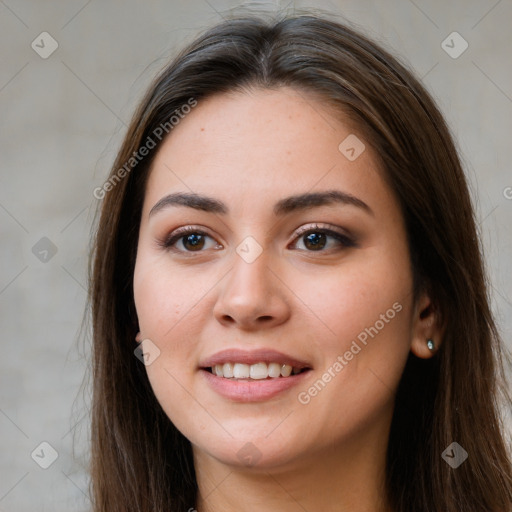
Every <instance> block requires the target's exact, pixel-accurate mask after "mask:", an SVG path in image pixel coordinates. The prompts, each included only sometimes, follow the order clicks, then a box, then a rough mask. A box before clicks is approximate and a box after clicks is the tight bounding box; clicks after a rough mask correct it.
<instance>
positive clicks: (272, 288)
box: [213, 251, 290, 331]
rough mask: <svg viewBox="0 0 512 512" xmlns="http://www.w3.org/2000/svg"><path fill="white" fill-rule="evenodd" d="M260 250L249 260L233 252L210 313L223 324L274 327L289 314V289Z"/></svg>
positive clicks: (249, 327)
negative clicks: (255, 257)
mask: <svg viewBox="0 0 512 512" xmlns="http://www.w3.org/2000/svg"><path fill="white" fill-rule="evenodd" d="M264 253H265V251H264V252H263V253H262V254H261V255H260V256H259V257H258V258H257V259H256V260H255V261H253V262H252V263H248V262H246V261H244V259H243V258H241V257H240V256H239V255H238V254H236V255H235V257H234V265H233V268H232V270H231V271H230V272H228V274H227V276H226V277H225V279H223V280H222V282H221V283H220V284H219V287H220V291H219V297H218V299H217V301H216V304H215V306H214V308H213V313H214V316H215V318H216V319H217V320H218V321H219V322H220V323H221V324H223V325H224V326H237V327H238V328H239V329H243V330H247V331H251V330H261V329H263V328H265V329H266V328H271V327H276V326H278V325H280V324H282V323H284V322H286V320H287V319H288V318H289V317H290V305H289V293H290V292H289V291H288V293H287V290H288V289H287V287H286V285H285V284H284V283H283V281H282V278H280V276H279V271H276V270H274V269H272V268H270V266H269V263H270V262H269V261H268V258H266V257H265V256H264Z"/></svg>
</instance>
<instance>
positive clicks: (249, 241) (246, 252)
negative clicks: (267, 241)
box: [236, 236, 263, 263]
mask: <svg viewBox="0 0 512 512" xmlns="http://www.w3.org/2000/svg"><path fill="white" fill-rule="evenodd" d="M236 252H237V253H238V255H239V256H240V257H241V258H242V259H243V260H244V261H245V262H246V263H252V262H253V261H255V260H256V259H257V258H259V256H260V254H261V253H262V252H263V248H262V247H261V245H260V244H259V243H258V242H256V240H255V239H254V238H253V237H252V236H248V237H245V238H244V239H243V240H242V242H241V243H240V244H238V246H237V248H236Z"/></svg>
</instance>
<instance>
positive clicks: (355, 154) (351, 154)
mask: <svg viewBox="0 0 512 512" xmlns="http://www.w3.org/2000/svg"><path fill="white" fill-rule="evenodd" d="M338 149H339V151H340V153H341V154H342V155H343V156H344V157H346V158H347V159H348V160H350V161H351V162H353V161H354V160H356V159H357V158H359V157H360V156H361V154H362V153H363V151H364V150H365V149H366V146H365V145H364V144H363V141H362V140H361V139H360V138H359V137H357V136H356V135H354V134H353V133H351V134H350V135H349V136H348V137H346V138H345V139H343V140H342V141H341V143H340V145H339V146H338Z"/></svg>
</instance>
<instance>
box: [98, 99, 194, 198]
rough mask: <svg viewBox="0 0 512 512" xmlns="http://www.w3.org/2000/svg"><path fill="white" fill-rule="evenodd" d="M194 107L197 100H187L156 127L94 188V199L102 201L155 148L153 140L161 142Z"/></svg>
mask: <svg viewBox="0 0 512 512" xmlns="http://www.w3.org/2000/svg"><path fill="white" fill-rule="evenodd" d="M195 106H197V100H196V99H195V98H189V99H188V101H187V103H184V104H183V105H181V107H179V108H177V109H176V110H175V111H174V112H173V114H172V116H171V117H170V118H169V120H168V121H166V122H165V123H162V124H160V125H159V126H157V127H156V128H155V129H154V130H153V132H152V133H151V135H148V137H147V138H146V141H145V142H144V144H142V145H141V146H140V147H139V149H138V150H137V151H134V152H133V153H132V156H131V157H130V158H129V159H128V160H127V161H126V163H125V164H124V165H123V166H122V167H121V168H120V169H118V170H117V171H116V172H115V173H114V174H113V175H112V176H110V178H109V179H108V180H107V181H105V183H103V185H102V186H101V187H96V188H95V189H94V190H93V196H94V197H95V198H96V199H103V198H104V197H105V195H106V194H107V192H110V191H111V190H112V189H113V188H114V187H115V186H116V185H117V184H118V183H119V182H120V181H121V180H122V179H124V178H125V177H126V176H128V174H130V172H131V171H132V169H133V168H134V167H135V166H136V165H137V164H138V163H139V162H140V161H142V160H143V159H144V157H146V156H147V155H149V153H150V151H151V150H152V149H154V148H155V147H156V145H157V142H156V141H155V139H156V140H158V141H161V140H162V139H163V138H164V137H165V136H166V135H168V134H169V133H170V132H171V130H172V129H173V128H174V127H175V126H176V125H178V124H179V122H180V121H181V120H182V119H183V118H184V117H185V116H186V115H187V114H189V113H190V112H191V110H192V109H193V108H194V107H195Z"/></svg>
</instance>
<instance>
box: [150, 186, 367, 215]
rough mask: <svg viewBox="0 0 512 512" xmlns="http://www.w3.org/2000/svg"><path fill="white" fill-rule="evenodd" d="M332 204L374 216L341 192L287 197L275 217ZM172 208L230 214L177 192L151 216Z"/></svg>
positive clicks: (220, 204)
mask: <svg viewBox="0 0 512 512" xmlns="http://www.w3.org/2000/svg"><path fill="white" fill-rule="evenodd" d="M332 204H342V205H351V206H356V207H358V208H361V209H362V210H364V211H365V212H366V213H368V214H370V215H374V212H373V210H372V209H371V208H370V207H369V206H368V205H367V204H366V203H365V202H364V201H362V200H361V199H359V198H357V197H355V196H353V195H352V194H348V193H347V192H342V191H340V190H327V191H325V192H307V193H304V194H297V195H294V196H290V197H286V198H284V199H281V200H279V201H278V202H277V203H276V204H275V205H274V209H273V212H274V215H275V216H284V215H287V214H290V213H292V212H295V211H302V210H308V209H310V208H317V207H320V206H329V205H332ZM171 206H185V207H187V208H194V209H195V210H202V211H205V212H211V213H217V214H220V215H227V214H229V208H228V206H227V205H226V204H225V203H223V202H222V201H219V200H218V199H214V198H212V197H208V196H204V195H199V194H196V193H193V192H175V193H173V194H169V195H166V196H164V197H162V198H161V199H160V200H159V201H158V202H157V203H156V204H155V205H154V206H153V208H151V211H150V212H149V216H150V217H151V216H152V215H155V214H156V213H157V212H160V211H162V210H164V209H166V208H169V207H171Z"/></svg>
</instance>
